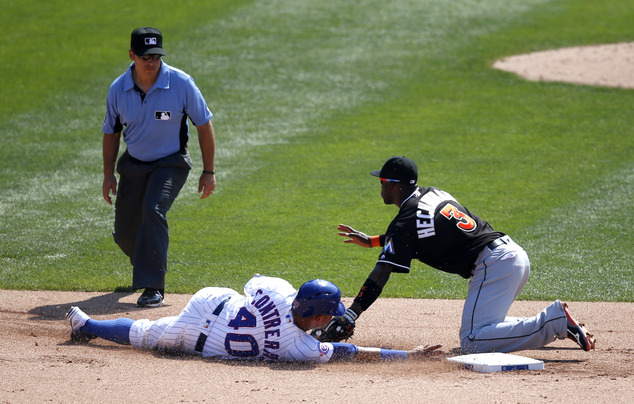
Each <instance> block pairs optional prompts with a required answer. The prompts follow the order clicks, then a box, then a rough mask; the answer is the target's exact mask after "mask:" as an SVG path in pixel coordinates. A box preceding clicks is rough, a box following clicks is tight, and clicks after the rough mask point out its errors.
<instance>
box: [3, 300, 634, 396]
mask: <svg viewBox="0 0 634 404" xmlns="http://www.w3.org/2000/svg"><path fill="white" fill-rule="evenodd" d="M137 297H138V296H137V294H125V293H80V292H47V291H37V292H30V291H11V290H0V362H1V363H2V366H1V370H0V402H2V403H27V402H28V403H33V402H56V403H69V402H100V401H105V400H107V401H109V402H141V401H155V402H199V403H205V402H208V403H211V402H213V403H235V402H246V401H248V402H251V403H260V402H261V403H273V402H277V403H295V402H312V403H318V402H337V403H353V402H355V403H356V402H373V403H375V402H379V403H387V402H390V403H393V402H401V403H420V402H432V403H454V402H465V401H467V402H473V403H510V402H512V403H536V402H537V403H560V402H566V401H570V400H574V401H579V400H581V401H583V402H610V403H628V404H629V403H631V402H633V401H634V388H633V385H634V334H633V333H632V332H631V330H630V328H629V326H628V324H629V322H630V321H631V319H632V318H634V303H588V302H568V303H569V304H570V307H571V310H572V312H573V315H574V316H575V317H576V318H577V319H578V320H579V321H582V322H585V323H586V324H587V325H588V327H589V329H590V331H591V332H592V333H594V334H595V336H596V338H597V340H598V341H597V348H596V350H594V351H591V352H584V351H582V350H581V349H580V348H578V347H577V345H576V344H575V343H573V342H572V341H570V340H562V341H556V342H554V343H552V344H551V345H549V346H547V347H546V348H543V349H538V350H531V351H521V352H518V354H520V355H523V356H528V357H531V358H535V359H539V360H543V361H544V363H545V369H544V370H541V371H512V372H499V373H491V374H484V373H476V372H472V371H468V370H464V369H462V368H460V367H458V366H456V365H453V364H450V363H448V362H446V361H444V360H440V361H433V360H429V361H425V362H417V363H367V364H353V363H332V364H325V365H307V364H271V363H250V362H226V361H215V360H205V359H201V358H198V357H191V356H180V355H167V354H159V353H156V352H151V351H144V350H136V349H133V348H131V347H130V346H123V345H117V344H114V343H110V342H108V341H103V340H93V341H91V342H89V343H88V344H85V345H82V344H74V343H71V342H69V326H68V324H67V323H66V321H65V318H64V314H65V313H66V311H67V310H68V308H69V307H70V306H73V305H77V306H79V307H81V308H82V309H83V310H85V311H86V312H87V313H88V314H90V315H91V316H92V317H94V318H96V319H111V318H117V317H129V318H133V319H140V318H150V319H157V318H159V317H164V316H171V315H177V314H178V313H179V312H180V310H181V309H182V308H183V307H184V306H185V304H186V303H187V301H188V300H189V297H190V296H189V295H168V296H167V304H166V305H164V306H162V307H160V308H157V309H140V308H137V307H136V305H135V302H136V298H137ZM344 302H345V303H346V304H349V303H350V299H345V301H344ZM548 303H549V302H525V301H522V302H515V303H514V304H513V306H512V307H511V312H510V315H515V316H523V315H525V316H532V315H535V314H537V313H538V312H539V311H541V310H542V309H543V308H544V307H545V306H546V305H547V304H548ZM461 312H462V301H460V300H413V299H379V300H378V301H377V302H376V303H375V304H374V305H373V306H372V307H371V309H370V310H368V311H367V312H366V313H364V314H363V317H362V318H360V319H359V324H358V327H357V331H356V334H355V336H354V337H353V338H352V339H351V340H350V341H349V342H353V343H355V344H358V345H362V346H380V347H385V348H394V349H399V348H400V349H409V348H413V347H414V346H417V345H420V344H422V343H425V342H430V343H442V344H443V345H444V348H445V350H446V351H447V355H451V356H453V355H458V354H459V352H458V347H459V342H458V338H457V334H458V327H459V324H460V315H461Z"/></svg>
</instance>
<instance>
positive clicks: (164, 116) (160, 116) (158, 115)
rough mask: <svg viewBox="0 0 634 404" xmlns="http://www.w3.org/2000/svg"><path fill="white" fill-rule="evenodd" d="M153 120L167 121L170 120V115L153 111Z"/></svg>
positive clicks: (167, 112) (165, 112)
mask: <svg viewBox="0 0 634 404" xmlns="http://www.w3.org/2000/svg"><path fill="white" fill-rule="evenodd" d="M154 119H156V120H157V121H169V120H170V119H172V113H171V112H170V111H155V112H154Z"/></svg>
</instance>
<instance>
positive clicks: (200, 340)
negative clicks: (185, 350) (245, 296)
mask: <svg viewBox="0 0 634 404" xmlns="http://www.w3.org/2000/svg"><path fill="white" fill-rule="evenodd" d="M229 299H231V298H230V297H228V298H226V299H225V300H223V301H222V302H220V304H219V305H218V306H217V307H216V309H215V310H214V311H213V313H211V314H213V315H214V316H218V314H220V312H221V311H222V309H223V308H224V307H225V303H227V302H228V301H229ZM210 328H211V326H210ZM205 342H207V334H205V333H204V332H201V333H200V335H199V336H198V341H196V346H195V347H194V351H196V352H202V351H203V348H204V347H205Z"/></svg>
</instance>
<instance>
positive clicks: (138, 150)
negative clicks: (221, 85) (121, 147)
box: [102, 61, 212, 161]
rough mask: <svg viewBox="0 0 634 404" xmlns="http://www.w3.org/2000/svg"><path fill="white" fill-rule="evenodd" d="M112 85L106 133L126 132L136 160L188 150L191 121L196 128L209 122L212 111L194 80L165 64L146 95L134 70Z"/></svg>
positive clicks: (127, 141) (124, 135) (125, 136)
mask: <svg viewBox="0 0 634 404" xmlns="http://www.w3.org/2000/svg"><path fill="white" fill-rule="evenodd" d="M133 67H134V63H132V64H131V65H130V67H129V68H128V70H127V71H126V72H125V73H123V74H122V75H121V76H119V77H118V78H117V79H115V80H114V81H113V82H112V84H111V85H110V89H109V91H108V99H107V111H106V117H105V119H104V122H103V127H102V130H103V132H104V133H105V134H112V133H117V132H121V130H122V129H123V128H124V127H125V130H124V131H123V139H124V141H125V143H126V146H127V148H128V153H130V155H131V156H132V157H134V158H135V159H138V160H142V161H154V160H158V159H160V158H163V157H165V156H169V155H170V154H174V153H176V152H178V151H184V150H185V147H186V145H187V141H188V139H189V128H188V125H187V118H188V117H189V118H190V119H191V121H192V122H193V123H194V125H195V126H201V125H204V124H206V123H207V122H209V120H210V119H211V117H212V113H211V111H209V108H208V107H207V103H206V102H205V99H204V98H203V96H202V94H201V92H200V90H199V89H198V87H197V86H196V83H194V79H193V78H192V77H191V76H190V75H188V74H187V73H185V72H183V71H182V70H179V69H176V68H174V67H171V66H169V65H168V64H166V63H165V62H164V61H162V62H161V69H160V71H159V75H158V78H157V80H156V83H154V85H153V86H152V88H151V89H150V91H149V92H148V93H147V94H145V96H142V94H141V93H140V92H139V91H138V90H137V89H135V84H134V80H133V78H132V68H133Z"/></svg>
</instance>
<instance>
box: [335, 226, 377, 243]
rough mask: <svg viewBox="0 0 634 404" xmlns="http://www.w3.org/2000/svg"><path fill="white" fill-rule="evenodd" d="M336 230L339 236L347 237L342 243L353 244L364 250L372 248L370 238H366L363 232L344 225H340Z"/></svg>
mask: <svg viewBox="0 0 634 404" xmlns="http://www.w3.org/2000/svg"><path fill="white" fill-rule="evenodd" d="M337 230H339V235H340V236H342V237H348V238H347V239H346V240H343V242H344V243H354V244H357V245H360V246H361V247H365V248H370V247H372V242H371V241H370V236H368V235H367V234H365V233H363V232H360V231H358V230H355V229H353V228H352V227H350V226H348V225H345V224H340V225H339V226H337Z"/></svg>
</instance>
